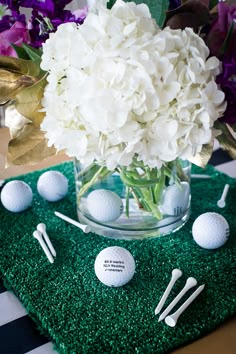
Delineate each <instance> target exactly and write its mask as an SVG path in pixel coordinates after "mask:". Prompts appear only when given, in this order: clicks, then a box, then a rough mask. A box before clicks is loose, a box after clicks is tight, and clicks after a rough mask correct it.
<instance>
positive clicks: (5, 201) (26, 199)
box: [1, 181, 33, 213]
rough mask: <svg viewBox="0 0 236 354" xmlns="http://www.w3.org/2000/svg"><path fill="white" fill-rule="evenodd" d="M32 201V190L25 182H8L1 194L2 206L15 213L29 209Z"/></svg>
mask: <svg viewBox="0 0 236 354" xmlns="http://www.w3.org/2000/svg"><path fill="white" fill-rule="evenodd" d="M32 200H33V193H32V189H31V188H30V186H29V185H28V184H27V183H25V182H23V181H11V182H8V183H7V184H5V186H4V187H3V189H2V192H1V202H2V205H3V206H4V208H6V209H7V210H9V211H11V212H13V213H20V212H22V211H24V210H26V209H28V208H29V207H30V206H31V204H32Z"/></svg>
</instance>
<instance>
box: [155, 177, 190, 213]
mask: <svg viewBox="0 0 236 354" xmlns="http://www.w3.org/2000/svg"><path fill="white" fill-rule="evenodd" d="M189 194H190V187H189V184H188V183H187V182H181V184H180V186H177V185H176V184H172V185H170V186H169V187H167V188H166V190H165V192H164V196H163V201H162V207H161V209H162V212H163V213H165V214H167V215H172V216H179V215H181V214H182V213H184V212H185V211H186V210H187V208H188V205H189Z"/></svg>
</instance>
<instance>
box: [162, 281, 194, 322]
mask: <svg viewBox="0 0 236 354" xmlns="http://www.w3.org/2000/svg"><path fill="white" fill-rule="evenodd" d="M195 285H197V281H196V279H195V278H193V277H190V278H188V279H187V281H186V284H185V286H184V287H183V289H182V290H181V291H180V293H179V294H178V295H177V296H176V297H175V298H174V300H173V301H172V302H171V303H170V304H169V306H167V308H166V309H165V311H164V312H162V314H161V315H160V317H159V319H158V322H160V321H162V320H163V319H164V318H165V317H166V316H167V315H168V313H169V312H170V311H171V310H172V309H173V307H174V306H175V305H176V304H177V302H178V301H179V300H180V299H181V298H182V297H183V296H184V294H185V293H186V292H187V291H188V290H189V289H191V288H192V287H193V286H195Z"/></svg>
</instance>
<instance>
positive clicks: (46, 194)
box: [37, 171, 68, 202]
mask: <svg viewBox="0 0 236 354" xmlns="http://www.w3.org/2000/svg"><path fill="white" fill-rule="evenodd" d="M37 189H38V193H39V194H40V195H41V197H43V198H44V199H46V200H47V201H48V202H57V201H59V200H61V199H63V198H64V197H65V196H66V194H67V192H68V180H67V178H66V177H65V176H64V175H63V174H62V173H61V172H59V171H47V172H44V173H43V174H42V175H41V176H40V177H39V179H38V183H37Z"/></svg>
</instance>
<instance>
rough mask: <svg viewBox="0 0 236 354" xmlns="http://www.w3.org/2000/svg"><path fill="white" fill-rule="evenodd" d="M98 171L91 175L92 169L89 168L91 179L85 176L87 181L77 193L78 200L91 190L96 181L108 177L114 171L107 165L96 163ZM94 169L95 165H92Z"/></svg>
mask: <svg viewBox="0 0 236 354" xmlns="http://www.w3.org/2000/svg"><path fill="white" fill-rule="evenodd" d="M96 167H97V168H96V170H97V171H96V172H95V173H94V174H93V175H92V176H91V172H92V171H91V170H88V175H89V176H90V177H91V178H90V179H88V178H86V177H85V176H86V175H84V177H85V181H87V182H85V183H83V185H82V186H81V187H80V189H79V193H78V195H77V198H78V201H79V200H80V198H81V197H82V196H83V195H84V194H85V193H86V192H87V191H88V190H89V188H91V187H92V186H93V185H94V184H95V183H96V182H98V181H99V180H100V181H101V180H103V179H104V178H105V177H107V176H108V175H110V174H112V173H113V171H110V170H108V169H107V168H106V167H104V166H97V165H96ZM91 168H92V170H94V166H91Z"/></svg>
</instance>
